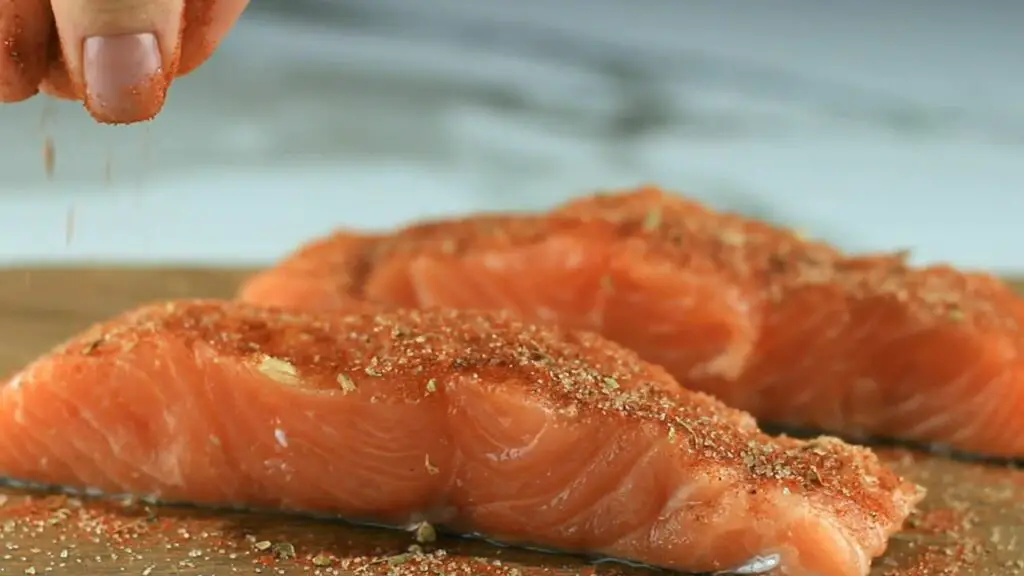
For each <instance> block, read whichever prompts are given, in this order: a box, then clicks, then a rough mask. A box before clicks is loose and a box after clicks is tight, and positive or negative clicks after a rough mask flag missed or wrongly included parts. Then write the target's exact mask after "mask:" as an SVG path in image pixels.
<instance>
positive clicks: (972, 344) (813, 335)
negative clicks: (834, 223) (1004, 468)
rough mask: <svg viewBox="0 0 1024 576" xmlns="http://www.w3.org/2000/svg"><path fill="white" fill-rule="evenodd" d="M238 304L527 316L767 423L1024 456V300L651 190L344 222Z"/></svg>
mask: <svg viewBox="0 0 1024 576" xmlns="http://www.w3.org/2000/svg"><path fill="white" fill-rule="evenodd" d="M328 262H329V263H330V265H327V263H328ZM240 298H241V299H242V300H246V301H250V302H257V303H269V304H276V305H281V306H291V307H303V308H334V309H344V308H345V307H346V306H348V305H351V303H353V302H356V301H359V300H364V301H372V302H379V303H385V304H390V305H397V306H445V307H453V308H473V309H508V310H513V311H516V312H518V313H520V314H522V315H523V316H524V317H525V318H528V319H531V320H533V321H541V320H543V321H554V322H557V323H560V324H562V325H563V326H568V327H572V328H580V329H587V330H593V331H597V332H599V333H601V334H602V335H604V336H605V337H607V338H609V339H611V340H614V341H616V342H618V343H620V344H623V345H625V346H627V347H630V348H632V349H634V350H636V351H637V352H638V353H639V354H640V356H641V357H643V358H644V359H645V360H647V361H650V362H654V363H657V364H660V365H662V366H664V367H665V368H666V369H667V370H668V371H669V372H670V373H671V374H672V375H673V376H675V378H676V379H677V380H679V381H680V382H682V383H683V384H684V385H685V386H686V387H687V388H691V389H696V390H701V391H705V392H708V393H711V394H714V395H715V396H717V397H718V398H720V399H721V400H723V401H724V402H726V403H727V404H729V405H731V406H733V407H736V408H740V409H743V410H746V411H748V412H750V413H751V414H753V415H754V416H755V417H757V418H759V419H761V420H762V421H765V422H772V423H776V424H783V425H789V426H795V427H800V428H810V429H816V430H823V431H827V432H830V433H834V434H838V435H840V436H843V437H845V438H847V439H856V440H866V439H870V438H875V437H884V438H894V439H902V440H911V441H917V442H922V443H931V444H941V445H945V446H949V447H952V448H955V449H958V450H961V451H966V452H972V453H978V454H985V455H991V456H997V457H1021V456H1024V428H1022V427H1021V426H1020V425H1019V424H1018V421H1019V419H1018V418H1016V406H1017V402H1016V400H1015V399H1016V398H1018V397H1019V396H1021V395H1022V394H1024V363H1022V361H1021V360H1020V358H1019V356H1020V353H1021V349H1022V343H1024V339H1022V333H1021V330H1020V324H1019V323H1020V319H1021V318H1022V317H1024V311H1022V310H1024V304H1022V301H1021V300H1020V299H1019V298H1018V296H1017V295H1016V294H1014V293H1013V292H1012V290H1011V289H1010V288H1009V287H1007V286H1006V285H1004V284H1003V283H1002V282H1000V281H999V280H998V279H996V278H994V277H992V276H989V275H986V274H976V273H964V272H960V271H958V270H955V269H953V268H950V267H948V266H931V267H924V268H914V267H911V266H908V265H907V264H906V263H905V262H904V258H903V255H901V254H898V253H897V254H873V255H860V256H848V255H845V254H843V253H842V252H840V251H839V250H838V249H836V248H834V247H832V246H829V245H827V244H825V243H821V242H814V241H809V240H807V239H804V238H802V237H800V236H799V235H798V234H795V233H793V232H791V231H789V230H786V229H784V228H780V227H776V226H772V225H770V224H767V223H764V222H759V221H756V220H753V219H749V218H746V217H742V216H739V215H736V214H730V213H725V212H718V211H715V210H712V209H710V208H708V207H706V206H704V205H702V204H700V203H698V202H695V201H692V200H689V199H686V198H684V197H681V196H679V195H675V194H671V193H667V192H663V191H661V190H659V189H657V188H653V187H643V188H638V189H635V190H629V191H623V192H613V193H605V194H594V195H590V196H586V197H582V198H579V199H576V200H573V201H570V202H568V203H566V204H564V205H561V206H559V207H557V208H556V209H554V210H552V211H550V212H547V213H542V214H541V213H538V214H518V215H495V214H480V215H475V216H468V217H464V218H456V219H451V220H447V221H432V222H425V223H419V224H415V225H411V226H409V227H406V228H404V229H401V230H398V231H396V232H394V233H392V234H390V235H375V236H370V235H366V236H360V235H358V234H357V233H355V232H338V233H336V234H334V235H333V236H329V237H326V238H322V239H320V240H318V241H316V242H314V243H310V244H308V245H306V246H305V247H304V248H303V249H301V250H300V251H299V252H297V253H296V255H295V256H292V257H289V258H286V259H285V260H284V261H283V262H282V263H281V264H279V265H278V266H275V267H273V268H271V269H269V270H266V271H264V272H262V273H260V274H258V275H256V276H255V277H253V278H252V279H250V281H249V282H248V283H247V284H246V285H245V286H244V287H243V289H242V291H241V293H240Z"/></svg>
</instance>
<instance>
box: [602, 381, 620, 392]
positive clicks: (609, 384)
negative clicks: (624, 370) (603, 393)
mask: <svg viewBox="0 0 1024 576" xmlns="http://www.w3.org/2000/svg"><path fill="white" fill-rule="evenodd" d="M602 383H603V384H604V389H605V390H607V391H609V392H613V391H615V390H618V389H619V381H618V380H616V379H615V378H611V377H608V378H605V379H604V380H603V381H602Z"/></svg>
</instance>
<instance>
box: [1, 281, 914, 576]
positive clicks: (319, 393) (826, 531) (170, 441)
mask: <svg viewBox="0 0 1024 576" xmlns="http://www.w3.org/2000/svg"><path fill="white" fill-rule="evenodd" d="M0 430H2V431H3V433H2V434H0V473H2V474H3V475H6V476H9V477H14V478H22V479H29V480H34V481H38V482H44V483H49V484H56V485H63V486H75V487H92V488H96V489H100V490H102V491H104V492H107V493H133V494H140V495H155V496H156V497H157V498H159V499H161V500H164V501H187V502H194V503H205V504H225V503H229V504H235V505H245V506H249V507H254V508H284V509H289V510H296V511H319V512H326V513H333V514H337V515H340V516H343V517H347V518H350V519H354V520H357V521H372V522H376V523H384V524H388V525H395V526H404V525H408V524H410V523H414V522H424V521H426V522H430V523H433V524H436V525H439V526H442V527H445V528H447V529H450V530H452V531H456V532H459V533H470V534H476V535H484V536H486V537H488V538H492V539H495V540H500V541H503V542H508V543H520V544H530V545H535V546H541V547H545V548H548V549H553V550H562V551H575V552H581V553H588V554H597V555H604V556H610V557H615V558H620V559H628V560H634V561H638V562H643V563H647V564H651V565H656V566H663V567H667V568H675V569H680V570H686V571H694V572H711V571H718V570H733V569H737V568H741V567H745V568H744V569H747V570H748V571H747V572H743V573H746V574H750V573H759V572H758V571H759V570H760V571H764V572H766V571H768V569H770V568H772V567H773V566H775V567H776V571H775V572H772V573H773V574H784V575H789V576H812V575H814V576H854V575H856V576H863V575H865V574H867V573H868V571H869V564H870V561H871V559H872V558H873V557H875V556H877V555H879V554H881V553H882V552H883V551H884V549H885V547H886V543H887V539H888V537H889V535H890V534H891V533H892V532H894V531H896V530H898V529H899V528H900V526H901V524H902V522H903V520H904V519H905V518H906V517H907V515H908V514H909V512H910V510H911V508H912V507H913V506H914V504H915V503H916V502H917V501H918V500H919V499H920V498H921V497H922V495H923V492H922V491H921V489H920V488H918V487H917V486H915V485H913V484H911V483H909V482H907V481H905V480H903V479H901V478H899V477H898V476H896V475H895V474H894V473H893V472H892V471H891V470H889V469H888V468H886V467H885V466H884V465H882V464H881V463H880V462H879V461H878V459H877V457H876V456H875V455H874V454H873V453H872V452H870V451H869V450H867V449H865V448H860V447H856V446H851V445H847V444H844V443H843V442H842V441H840V440H837V439H832V438H819V439H817V440H813V441H801V440H795V439H791V438H785V437H783V438H781V439H776V438H772V437H769V436H766V435H765V434H763V433H762V432H760V431H759V430H758V429H757V427H756V425H755V423H754V420H753V419H752V418H751V417H750V416H749V415H748V414H745V413H743V412H740V411H738V410H734V409H731V408H727V407H726V406H724V405H723V404H721V403H720V402H718V401H717V400H715V399H713V398H712V397H710V396H707V395H704V394H701V393H698V392H689V391H684V390H682V389H681V388H680V386H679V385H678V383H676V382H675V381H674V380H673V379H672V378H671V376H669V375H668V373H667V372H665V371H664V370H663V369H662V368H660V367H657V366H655V365H652V364H648V363H646V362H643V361H641V360H640V359H639V358H638V357H637V356H636V355H635V353H633V352H631V351H629V350H627V349H625V348H622V347H620V346H618V345H615V344H613V343H611V342H608V341H606V340H604V339H602V338H601V337H599V336H597V335H594V334H590V333H585V332H570V331H562V330H559V329H557V328H554V327H540V326H536V325H529V324H525V323H523V322H522V321H520V320H517V319H516V317H514V316H513V315H511V313H503V312H491V313H482V312H468V311H456V310H409V311H401V310H397V311H392V312H386V313H373V312H364V313H357V314H351V315H342V314H336V313H319V314H316V313H301V312H288V311H284V310H282V309H273V308H266V307H259V306H253V305H247V304H244V303H237V302H235V303H232V302H223V301H174V302H168V303H160V304H155V305H149V306H145V307H142V308H140V309H137V310H134V311H131V312H128V313H125V314H124V315H122V316H120V317H117V318H114V319H112V320H110V321H107V322H104V323H101V324H98V325H96V326H94V327H92V328H90V329H89V330H87V331H86V332H85V333H84V334H82V335H79V336H77V337H75V338H73V339H72V340H70V341H69V342H67V343H65V344H63V345H61V346H60V347H58V348H56V349H55V350H53V351H52V352H50V353H48V354H46V355H44V356H42V357H41V358H40V359H38V360H37V361H36V362H34V363H32V364H31V365H29V366H27V367H26V368H24V369H23V370H22V371H21V372H19V373H18V374H17V375H15V376H14V377H13V378H12V379H11V380H10V381H8V382H7V383H6V384H5V385H4V386H3V387H2V388H0Z"/></svg>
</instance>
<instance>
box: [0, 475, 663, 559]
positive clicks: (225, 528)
mask: <svg viewBox="0 0 1024 576" xmlns="http://www.w3.org/2000/svg"><path fill="white" fill-rule="evenodd" d="M3 496H4V497H5V498H6V501H5V505H4V506H2V507H0V527H2V529H0V575H2V576H6V575H7V574H12V575H14V574H17V575H21V574H33V573H34V574H39V575H42V574H62V575H64V574H67V575H69V576H77V575H81V576H86V575H88V574H95V573H104V574H105V573H108V572H109V573H115V572H116V573H123V574H143V575H144V576H163V575H165V574H177V573H188V574H193V573H194V574H217V575H218V576H220V575H221V574H224V575H230V574H264V575H268V576H269V575H274V576H284V575H290V574H310V575H312V576H423V575H440V574H444V575H445V576H540V575H550V576H570V575H577V574H579V575H593V574H597V573H598V572H597V571H596V570H595V569H594V568H593V567H592V566H590V565H588V564H586V563H585V562H584V561H582V560H579V559H575V558H564V557H558V556H551V555H540V556H539V559H538V555H537V554H533V553H530V552H524V551H517V550H515V549H503V548H494V547H491V546H488V545H486V544H484V543H481V542H474V541H462V540H453V541H450V542H439V541H438V536H437V534H436V532H434V529H433V526H430V525H429V524H425V523H424V524H422V525H421V526H420V527H419V529H418V530H416V531H415V532H414V533H412V534H410V533H409V532H405V531H400V530H380V529H370V528H358V527H353V526H349V525H347V524H342V523H337V522H316V521H312V520H305V519H298V518H289V517H288V516H280V515H278V516H273V515H270V516H268V515H258V514H241V513H216V512H213V511H204V510H196V509H189V508H183V507H181V508H175V507H160V506H151V505H147V504H146V503H143V502H139V501H137V500H133V499H129V500H124V501H112V500H90V499H87V498H82V499H80V498H71V497H67V496H55V495H40V494H35V495H32V494H26V493H21V492H13V491H12V492H8V493H6V494H4V495H3ZM428 547H429V548H428ZM517 560H518V561H517ZM524 560H525V561H524ZM524 564H527V565H536V566H537V567H533V566H531V567H529V568H526V567H524ZM600 574H602V575H604V576H615V575H622V576H626V575H636V576H640V575H647V574H652V572H650V571H645V570H642V569H638V568H630V567H626V566H622V567H621V568H620V567H616V566H602V568H601V570H600Z"/></svg>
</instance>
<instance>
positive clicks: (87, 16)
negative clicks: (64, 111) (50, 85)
mask: <svg viewBox="0 0 1024 576" xmlns="http://www.w3.org/2000/svg"><path fill="white" fill-rule="evenodd" d="M51 5H52V7H53V17H54V21H55V22H56V25H57V33H58V35H59V36H60V45H61V52H62V55H63V57H64V64H65V66H66V68H67V72H68V77H69V79H70V81H71V84H72V86H73V88H74V90H75V92H76V94H75V96H76V97H78V98H80V99H82V100H83V101H84V102H85V107H86V109H88V110H89V113H90V114H92V116H93V118H95V119H96V120H98V121H100V122H107V123H130V122H138V121H142V120H149V119H151V118H153V117H154V116H156V115H157V114H158V113H159V112H160V109H161V108H163V104H164V99H165V98H166V96H167V87H168V86H169V85H170V83H171V81H172V80H173V78H174V76H175V74H176V73H177V66H178V48H179V44H180V40H181V31H182V29H181V21H182V16H183V10H184V0H51Z"/></svg>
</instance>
